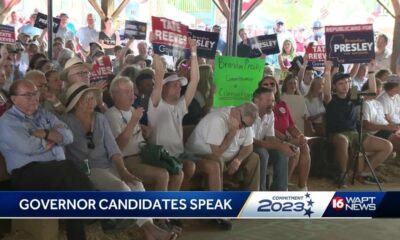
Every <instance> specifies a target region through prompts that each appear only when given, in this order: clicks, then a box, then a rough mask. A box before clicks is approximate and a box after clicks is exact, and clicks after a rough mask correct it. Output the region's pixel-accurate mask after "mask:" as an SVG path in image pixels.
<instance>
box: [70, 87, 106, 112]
mask: <svg viewBox="0 0 400 240" xmlns="http://www.w3.org/2000/svg"><path fill="white" fill-rule="evenodd" d="M90 90H95V91H99V90H100V89H98V88H94V87H89V86H88V85H86V84H84V83H82V82H76V83H74V84H72V85H71V86H70V87H69V88H68V89H67V93H66V99H67V100H66V103H65V106H66V108H67V109H65V112H69V111H71V110H72V109H73V108H74V107H75V105H76V104H77V103H78V101H79V99H80V98H81V96H82V95H83V94H84V93H85V92H87V91H90Z"/></svg>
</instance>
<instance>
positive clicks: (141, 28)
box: [125, 20, 147, 40]
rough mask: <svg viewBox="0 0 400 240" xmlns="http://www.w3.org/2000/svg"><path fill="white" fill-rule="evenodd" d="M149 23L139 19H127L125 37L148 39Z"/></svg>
mask: <svg viewBox="0 0 400 240" xmlns="http://www.w3.org/2000/svg"><path fill="white" fill-rule="evenodd" d="M146 32H147V23H145V22H138V21H128V20H126V21H125V38H132V37H133V38H135V39H138V40H144V39H146Z"/></svg>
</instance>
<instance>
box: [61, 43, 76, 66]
mask: <svg viewBox="0 0 400 240" xmlns="http://www.w3.org/2000/svg"><path fill="white" fill-rule="evenodd" d="M74 55H75V53H74V52H73V51H71V50H70V49H68V48H64V49H63V50H61V52H60V53H59V55H58V58H57V62H58V63H59V64H60V66H61V67H63V68H64V66H65V63H66V62H67V61H68V60H69V59H71V58H72V57H73V56H74Z"/></svg>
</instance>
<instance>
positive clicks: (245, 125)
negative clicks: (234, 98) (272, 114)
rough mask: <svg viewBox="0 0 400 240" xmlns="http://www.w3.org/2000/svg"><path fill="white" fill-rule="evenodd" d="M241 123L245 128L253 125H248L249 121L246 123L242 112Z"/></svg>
mask: <svg viewBox="0 0 400 240" xmlns="http://www.w3.org/2000/svg"><path fill="white" fill-rule="evenodd" d="M240 123H241V124H242V126H244V127H245V128H247V127H251V125H247V123H246V122H245V121H243V116H242V113H240Z"/></svg>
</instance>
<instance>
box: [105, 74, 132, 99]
mask: <svg viewBox="0 0 400 240" xmlns="http://www.w3.org/2000/svg"><path fill="white" fill-rule="evenodd" d="M121 82H126V83H128V84H129V85H130V86H131V87H132V89H133V82H132V81H131V80H130V79H129V78H128V77H124V76H116V77H115V78H114V79H113V80H112V81H111V84H110V95H111V98H112V99H114V97H115V95H114V93H115V92H116V91H117V90H118V89H119V84H120V83H121Z"/></svg>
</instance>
